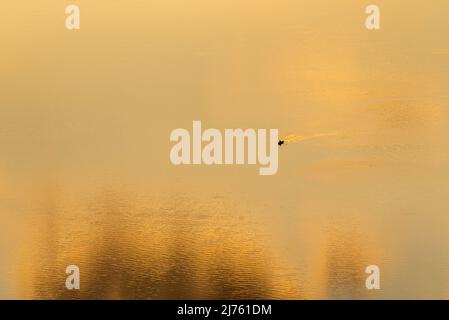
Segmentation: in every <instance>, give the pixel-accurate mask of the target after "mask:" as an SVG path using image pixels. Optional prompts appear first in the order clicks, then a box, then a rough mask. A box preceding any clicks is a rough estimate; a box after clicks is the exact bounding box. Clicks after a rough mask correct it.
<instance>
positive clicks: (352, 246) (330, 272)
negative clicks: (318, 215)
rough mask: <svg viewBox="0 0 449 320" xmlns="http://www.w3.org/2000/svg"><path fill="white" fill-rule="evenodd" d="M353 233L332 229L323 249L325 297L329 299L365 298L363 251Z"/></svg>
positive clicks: (366, 262) (360, 242) (360, 243)
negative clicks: (324, 256)
mask: <svg viewBox="0 0 449 320" xmlns="http://www.w3.org/2000/svg"><path fill="white" fill-rule="evenodd" d="M362 244H363V241H362V238H361V237H360V235H359V234H358V233H357V232H355V231H354V230H350V229H349V230H348V229H344V230H340V229H332V230H330V231H329V232H328V243H327V247H326V273H327V281H326V282H327V297H328V298H329V299H361V298H364V297H365V295H366V293H367V292H366V291H367V290H366V289H365V277H366V276H367V275H366V274H365V272H364V271H365V267H366V266H367V265H369V262H368V261H367V260H366V256H367V254H368V253H367V252H365V251H364V250H363V247H362Z"/></svg>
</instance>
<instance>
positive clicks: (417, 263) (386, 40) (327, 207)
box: [0, 0, 449, 299]
mask: <svg viewBox="0 0 449 320" xmlns="http://www.w3.org/2000/svg"><path fill="white" fill-rule="evenodd" d="M376 3H377V4H378V5H379V7H380V9H381V30H379V31H368V30H366V29H365V26H364V20H365V17H366V15H365V13H364V11H365V7H364V6H365V4H362V3H361V2H360V1H356V0H345V1H340V2H338V3H337V1H333V0H314V1H312V0H303V1H298V0H295V1H293V0H291V1H290V0H280V1H279V0H278V1H274V0H263V1H257V3H256V2H254V1H224V0H218V1H214V3H213V4H212V3H211V2H210V1H205V0H193V1H188V2H186V1H180V0H172V1H161V0H160V1H152V2H148V1H134V0H128V1H123V0H119V1H113V2H110V1H105V0H99V1H95V3H92V2H91V1H87V0H79V1H77V4H79V6H80V9H81V29H80V30H79V31H74V32H69V31H67V30H66V29H65V28H64V19H65V15H64V6H63V5H61V4H56V1H50V0H43V1H39V2H36V3H34V2H33V3H28V2H27V3H25V2H23V1H14V2H11V1H10V2H9V3H8V4H2V9H3V10H2V12H3V13H2V14H1V17H0V38H1V39H2V42H1V43H0V51H1V52H2V59H0V298H6V299H15V298H26V299H37V298H39V299H57V298H64V299H77V298H88V299H120V298H137V299H163V298H171V299H178V298H182V299H186V298H192V299H203V298H217V299H228V298H239V299H242V298H287V299H320V298H329V299H342V298H346V299H352V298H354V299H373V298H381V299H388V298H405V299H409V298H415V299H417V298H425V299H430V298H437V299H447V298H449V214H448V205H449V202H448V199H449V152H448V150H449V149H448V148H449V140H448V137H449V129H448V128H449V127H448V125H449V42H448V41H447V39H449V20H448V19H447V14H448V13H449V3H448V2H447V1H446V0H444V1H443V0H441V1H438V0H435V1H432V2H431V3H429V2H428V1H423V0H407V1H405V0H397V1H394V3H392V1H386V0H377V1H376ZM193 120H201V121H202V123H203V127H206V128H207V127H210V128H239V127H241V128H279V131H280V134H281V135H287V134H291V133H294V134H298V135H311V136H313V135H317V136H319V138H316V139H310V140H306V141H303V142H300V143H295V144H289V145H285V146H282V147H281V148H280V149H279V171H278V173H277V174H276V175H274V176H260V175H258V167H256V166H250V165H241V166H173V165H172V164H171V163H170V160H169V151H170V148H171V144H170V141H169V134H170V132H171V130H172V129H174V128H187V129H190V128H191V125H192V121H193ZM330 132H332V133H335V134H331V135H328V134H327V133H330ZM71 264H75V265H78V266H79V267H80V270H81V289H80V290H78V291H75V290H72V291H69V290H66V289H65V286H64V285H65V279H66V274H65V268H66V266H68V265H71ZM372 264H374V265H378V266H379V267H380V270H381V290H367V289H365V279H366V276H367V274H365V268H366V266H368V265H372Z"/></svg>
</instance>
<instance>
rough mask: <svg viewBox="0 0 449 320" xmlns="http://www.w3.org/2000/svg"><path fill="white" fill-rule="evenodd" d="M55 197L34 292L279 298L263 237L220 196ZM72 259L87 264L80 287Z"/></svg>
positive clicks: (38, 251)
mask: <svg viewBox="0 0 449 320" xmlns="http://www.w3.org/2000/svg"><path fill="white" fill-rule="evenodd" d="M52 199H53V200H51V201H49V202H48V203H47V205H46V207H45V209H41V211H42V212H43V214H41V215H40V218H39V220H40V221H38V224H37V225H41V224H42V225H41V226H40V227H39V228H38V230H37V231H36V232H37V237H36V239H37V240H36V241H35V243H34V244H33V249H32V251H34V252H35V254H33V255H32V257H33V258H32V260H33V266H32V272H31V276H32V284H33V285H32V288H33V289H32V292H31V297H32V298H37V299H48V298H49V299H77V298H84V299H117V298H127V299H166V298H167V299H193V298H196V299H202V298H217V299H230V298H234V299H238V298H242V299H243V298H245V299H248V298H270V297H272V292H273V288H272V286H273V285H272V283H271V279H272V277H271V275H270V274H269V270H270V268H269V266H268V263H269V260H268V259H267V257H266V254H265V253H264V250H265V249H264V247H263V242H260V241H259V242H258V241H257V239H256V236H255V232H254V229H253V228H252V226H251V225H244V223H243V222H242V221H241V219H239V218H238V217H239V215H238V214H237V215H236V214H233V212H231V211H232V210H233V209H232V208H226V205H224V204H223V203H220V200H216V201H217V202H216V203H209V204H205V203H197V202H195V201H193V200H192V199H189V197H187V196H183V195H177V196H174V197H173V198H171V199H170V200H169V201H161V200H153V201H148V200H147V201H142V200H136V201H131V200H127V199H129V197H126V196H123V195H120V194H118V193H115V192H105V193H104V194H103V196H102V197H100V199H93V200H90V201H89V200H88V201H84V202H83V203H82V204H78V205H76V204H75V205H74V204H71V205H69V206H66V205H64V206H62V205H61V206H56V205H55V204H52V202H54V201H56V200H54V199H57V197H54V198H52ZM86 202H87V203H88V204H87V205H86ZM145 202H147V203H145ZM69 264H77V265H79V267H80V269H81V290H78V291H77V290H67V289H66V288H65V278H66V274H65V267H66V266H67V265H69Z"/></svg>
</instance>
